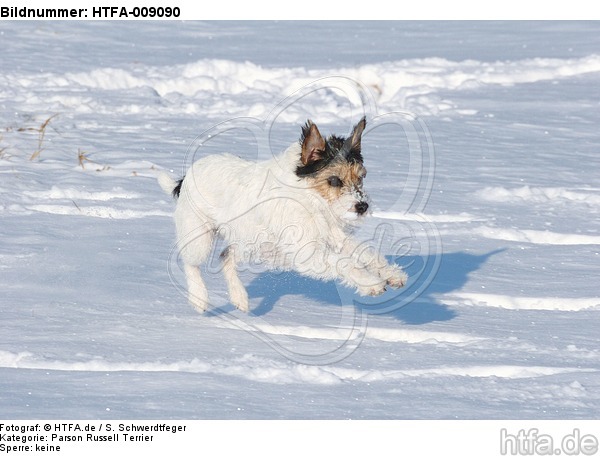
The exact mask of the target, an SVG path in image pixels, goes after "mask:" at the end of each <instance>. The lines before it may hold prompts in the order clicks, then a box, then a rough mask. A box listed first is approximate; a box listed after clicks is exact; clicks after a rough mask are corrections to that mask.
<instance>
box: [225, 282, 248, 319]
mask: <svg viewBox="0 0 600 456" xmlns="http://www.w3.org/2000/svg"><path fill="white" fill-rule="evenodd" d="M229 300H230V301H231V304H233V305H234V306H235V307H236V308H237V309H238V310H241V311H242V312H246V313H248V312H249V311H250V305H249V303H248V293H247V292H246V290H245V289H244V288H239V289H237V290H235V291H233V292H230V293H229Z"/></svg>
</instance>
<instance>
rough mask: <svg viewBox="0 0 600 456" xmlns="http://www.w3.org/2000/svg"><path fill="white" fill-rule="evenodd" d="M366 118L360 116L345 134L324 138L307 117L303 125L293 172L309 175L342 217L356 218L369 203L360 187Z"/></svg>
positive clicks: (361, 214) (314, 187)
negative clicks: (349, 131)
mask: <svg viewBox="0 0 600 456" xmlns="http://www.w3.org/2000/svg"><path fill="white" fill-rule="evenodd" d="M366 124H367V122H366V119H365V118H364V117H363V118H362V119H361V120H360V122H358V123H357V124H356V125H355V126H354V128H353V129H352V133H351V134H350V136H348V137H347V138H343V137H340V136H335V135H331V136H329V137H328V138H327V139H323V137H322V136H321V133H320V132H319V129H318V128H317V126H316V125H315V124H314V123H313V122H312V121H310V120H308V121H307V122H306V125H304V127H302V136H301V137H300V144H301V146H302V152H301V156H300V163H299V164H298V166H297V167H296V175H297V176H298V177H300V178H303V179H308V180H309V183H310V187H311V188H312V189H314V190H315V191H317V192H318V193H319V194H320V195H321V196H322V197H323V198H324V199H325V200H326V201H327V202H328V203H329V205H330V206H331V207H332V208H333V209H334V212H336V213H337V214H338V215H339V216H340V217H342V218H344V219H349V220H352V219H356V218H359V217H360V216H363V215H364V214H366V213H367V209H368V208H369V204H368V202H367V200H368V198H367V195H366V193H365V192H364V191H363V178H364V177H365V176H366V175H367V170H366V169H365V167H364V166H363V157H362V154H361V136H362V133H363V131H364V129H365V126H366Z"/></svg>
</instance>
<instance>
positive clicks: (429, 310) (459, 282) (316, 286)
mask: <svg viewBox="0 0 600 456" xmlns="http://www.w3.org/2000/svg"><path fill="white" fill-rule="evenodd" d="M502 251H503V250H495V251H492V252H490V253H487V254H483V255H473V254H470V253H464V252H455V253H447V254H442V255H439V256H438V257H436V258H434V257H428V256H425V257H421V256H405V257H400V258H397V259H394V258H388V260H389V261H394V262H396V263H397V264H399V265H400V266H402V267H403V269H404V270H405V271H406V273H407V274H408V276H409V281H408V283H407V285H406V287H405V288H403V289H401V290H390V291H386V293H384V294H383V295H381V297H377V298H372V299H371V298H362V297H360V296H358V295H354V296H353V301H354V305H356V306H358V307H359V308H360V309H361V310H362V311H363V312H365V313H367V314H370V315H382V316H389V317H393V318H396V319H398V320H401V321H402V322H404V323H406V324H412V325H420V324H425V323H430V322H433V321H447V320H451V319H452V318H454V317H455V316H456V312H455V311H454V310H453V309H452V308H450V307H448V306H447V305H445V304H442V303H440V302H438V300H437V296H438V295H440V294H444V293H450V292H452V291H456V290H459V289H461V288H462V287H463V286H464V285H465V284H466V283H467V281H468V280H469V274H470V273H472V272H473V271H476V270H478V269H479V268H481V267H482V265H483V264H484V263H485V262H486V261H488V259H489V258H490V257H492V256H493V255H495V254H497V253H500V252H502ZM438 265H439V268H438ZM428 268H430V270H429V271H428V270H427V269H428ZM436 269H437V271H436ZM247 289H248V294H249V296H250V299H251V300H256V298H262V299H261V300H260V304H259V305H258V306H257V307H255V308H254V309H252V310H251V313H252V314H253V315H256V316H262V315H265V314H267V313H269V312H270V311H271V310H272V309H273V308H274V306H275V305H276V304H277V302H278V301H280V300H281V299H282V298H283V297H286V296H288V297H293V296H301V297H302V298H303V299H309V300H312V301H316V302H318V303H321V304H324V305H337V306H340V305H342V298H341V297H340V295H341V293H340V291H342V293H343V294H344V296H349V295H351V294H352V290H349V289H343V286H341V285H336V284H335V283H334V282H322V281H319V280H315V279H311V278H307V277H304V276H301V275H299V274H297V273H295V272H267V273H262V274H260V275H258V276H257V277H256V278H254V279H253V280H252V282H251V283H250V284H249V285H248V287H247Z"/></svg>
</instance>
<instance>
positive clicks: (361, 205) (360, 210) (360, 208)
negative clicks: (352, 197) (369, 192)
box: [354, 201, 369, 214]
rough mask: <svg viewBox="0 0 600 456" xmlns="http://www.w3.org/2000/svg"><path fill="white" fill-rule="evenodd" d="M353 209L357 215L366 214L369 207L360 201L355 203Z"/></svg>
mask: <svg viewBox="0 0 600 456" xmlns="http://www.w3.org/2000/svg"><path fill="white" fill-rule="evenodd" d="M354 209H355V210H356V212H357V213H358V214H364V213H365V212H367V209H369V205H368V204H367V203H365V202H364V201H361V202H360V203H356V205H355V206H354Z"/></svg>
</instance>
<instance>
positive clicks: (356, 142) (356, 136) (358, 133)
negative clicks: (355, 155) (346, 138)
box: [350, 116, 367, 151]
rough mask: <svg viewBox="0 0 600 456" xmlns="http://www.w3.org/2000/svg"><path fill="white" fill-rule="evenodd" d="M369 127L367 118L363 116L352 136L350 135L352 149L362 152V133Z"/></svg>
mask: <svg viewBox="0 0 600 456" xmlns="http://www.w3.org/2000/svg"><path fill="white" fill-rule="evenodd" d="M366 126H367V118H366V117H364V116H363V118H362V119H360V121H359V122H358V123H357V124H356V125H355V126H354V128H353V129H352V134H351V135H350V148H351V149H355V150H358V151H360V140H361V138H362V133H363V131H364V130H365V127H366Z"/></svg>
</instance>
